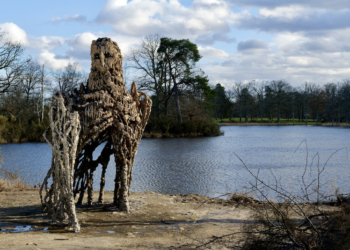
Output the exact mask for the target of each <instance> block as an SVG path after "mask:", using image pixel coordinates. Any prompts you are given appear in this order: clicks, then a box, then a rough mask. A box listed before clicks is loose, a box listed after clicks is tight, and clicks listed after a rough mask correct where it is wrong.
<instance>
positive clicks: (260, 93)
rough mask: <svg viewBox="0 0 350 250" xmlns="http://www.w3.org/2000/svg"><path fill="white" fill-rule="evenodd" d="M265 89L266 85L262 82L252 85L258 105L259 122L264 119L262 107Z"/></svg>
mask: <svg viewBox="0 0 350 250" xmlns="http://www.w3.org/2000/svg"><path fill="white" fill-rule="evenodd" d="M265 87H266V83H265V82H264V81H263V82H262V83H260V84H258V83H254V85H253V90H254V92H255V98H256V99H257V101H258V103H259V110H260V122H261V123H262V122H263V117H264V108H265V107H264V106H265V101H264V100H265Z"/></svg>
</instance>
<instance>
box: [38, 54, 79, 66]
mask: <svg viewBox="0 0 350 250" xmlns="http://www.w3.org/2000/svg"><path fill="white" fill-rule="evenodd" d="M36 60H37V62H38V63H39V64H45V66H47V67H48V68H51V69H55V70H58V69H62V68H64V67H66V66H67V65H68V64H69V63H71V64H73V63H74V62H75V61H74V60H73V59H71V58H69V57H61V56H57V55H55V54H54V53H52V52H50V51H47V50H43V51H42V52H41V53H40V54H39V55H38V57H37V59H36Z"/></svg>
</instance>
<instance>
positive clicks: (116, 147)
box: [40, 38, 152, 232]
mask: <svg viewBox="0 0 350 250" xmlns="http://www.w3.org/2000/svg"><path fill="white" fill-rule="evenodd" d="M91 60H92V63H91V72H90V75H89V79H88V83H87V85H86V86H84V85H81V86H80V89H79V90H77V89H74V90H73V91H71V92H70V93H66V92H58V93H55V94H54V95H53V97H52V99H51V104H50V113H49V117H50V127H49V128H48V129H47V130H46V132H45V133H44V137H45V139H46V140H47V142H48V143H49V145H50V147H51V148H52V163H51V168H50V170H49V171H48V173H47V176H46V177H45V180H44V182H43V185H42V187H41V189H40V197H41V201H42V204H43V206H44V208H45V210H46V211H47V212H48V214H49V216H50V217H51V218H52V220H53V222H64V221H65V220H68V222H69V224H70V225H72V227H73V229H74V231H75V232H79V231H80V226H79V222H78V219H77V216H76V213H75V203H74V201H75V197H76V195H78V194H79V198H78V203H79V204H82V201H83V198H84V194H85V191H86V190H87V193H88V199H87V200H88V205H91V204H92V198H93V197H92V194H93V192H92V191H93V190H92V187H93V174H94V171H95V170H96V168H97V167H98V165H99V164H100V165H101V166H102V176H101V180H100V193H99V198H98V202H100V203H102V202H103V191H104V186H105V173H106V168H107V165H108V163H109V159H110V156H111V155H112V154H114V157H115V163H116V177H115V188H114V204H115V205H116V206H117V208H118V209H120V210H121V211H125V212H129V202H128V195H129V189H130V184H131V179H132V168H133V164H134V158H135V154H136V152H137V148H138V145H139V142H140V140H141V137H142V133H143V130H144V128H145V126H146V123H147V120H148V117H149V115H150V110H151V105H152V102H151V100H150V98H149V97H148V96H147V95H146V94H145V93H143V92H138V91H137V87H136V84H135V83H133V84H132V87H131V93H130V94H129V93H127V92H126V89H125V85H124V82H123V69H122V60H123V59H122V55H121V53H120V49H119V47H118V45H117V43H115V42H113V41H112V40H111V39H109V38H99V39H97V40H96V41H92V45H91ZM50 130H51V136H50V135H49V134H48V131H50ZM50 137H51V138H50ZM102 143H105V145H104V148H103V150H102V152H101V155H100V156H99V157H98V158H97V159H96V160H93V157H92V154H93V152H94V150H95V149H96V148H97V147H98V146H100V145H101V144H102ZM50 178H51V179H52V180H51V185H49V183H48V181H49V179H50ZM43 190H44V191H45V195H43ZM43 196H44V197H43Z"/></svg>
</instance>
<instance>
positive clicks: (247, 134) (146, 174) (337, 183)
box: [0, 126, 350, 197]
mask: <svg viewBox="0 0 350 250" xmlns="http://www.w3.org/2000/svg"><path fill="white" fill-rule="evenodd" d="M221 130H222V131H224V132H225V135H224V136H219V137H202V138H169V139H142V140H141V143H140V146H139V150H138V153H137V155H136V159H135V163H134V170H133V181H132V185H131V191H134V192H139V191H153V192H158V193H163V194H176V193H198V194H202V195H206V196H210V197H215V196H218V195H220V194H224V193H227V192H231V191H238V192H240V191H242V190H245V189H247V187H249V186H250V185H249V181H253V178H252V176H251V175H250V174H249V172H248V171H247V170H246V169H245V167H244V165H243V164H242V163H241V161H240V160H239V159H238V158H237V156H236V155H235V154H237V155H238V156H239V157H240V158H241V159H242V160H243V161H244V162H245V164H246V165H247V166H248V167H249V168H250V170H251V171H252V172H253V173H257V172H258V171H259V177H260V178H261V179H263V180H264V181H266V182H270V183H274V180H275V179H274V177H273V175H272V174H271V171H272V172H273V174H274V175H275V176H276V178H277V179H278V180H279V181H280V182H281V183H283V185H284V186H285V187H286V188H288V189H289V190H291V191H293V192H296V193H298V192H299V191H300V187H301V185H302V181H301V176H302V174H303V173H304V169H305V164H306V160H307V161H308V162H307V166H308V167H307V173H306V175H305V178H306V179H307V181H310V180H312V179H313V178H315V177H317V165H319V166H320V167H321V168H322V167H323V166H324V164H325V163H326V161H327V160H328V158H329V157H330V156H331V155H332V154H333V153H335V152H336V151H337V150H339V151H338V152H336V153H335V154H334V155H333V156H332V157H331V158H330V159H329V160H328V162H327V164H326V167H325V170H324V172H323V173H322V175H321V181H322V182H327V186H323V188H324V190H325V191H327V192H328V191H329V192H334V190H335V189H336V188H340V189H341V192H342V193H349V192H350V182H349V177H350V159H349V155H348V150H349V149H350V129H349V128H339V127H336V128H335V127H315V126H226V127H221ZM305 142H306V143H307V149H306V143H305ZM300 144H301V145H300ZM299 145H300V147H299V148H298V146H299ZM297 148H298V150H297V151H296V152H295V150H296V149H297ZM98 150H99V151H100V150H102V146H100V147H99V148H98ZM0 152H1V153H2V155H3V157H4V163H3V164H2V167H3V168H5V169H7V170H9V171H11V172H14V171H17V173H18V174H19V176H20V177H22V178H24V179H25V180H26V181H27V182H28V183H29V184H30V185H34V184H38V183H39V182H42V181H43V179H44V177H45V175H46V173H47V171H48V169H49V168H50V164H51V148H50V147H49V146H48V144H46V143H23V144H3V145H1V151H0ZM317 153H318V155H319V159H318V157H317V156H316V157H315V158H314V160H313V162H312V159H313V157H314V156H315V155H316V154H317ZM98 155H99V154H98V153H97V152H95V153H94V157H95V158H97V157H98ZM311 162H312V164H311ZM100 174H101V167H99V168H98V170H97V171H96V174H95V175H94V177H95V180H96V181H95V183H94V190H98V188H99V179H100ZM114 178H115V163H114V160H112V161H111V162H110V163H109V166H108V169H107V174H106V190H113V188H114V182H113V180H114Z"/></svg>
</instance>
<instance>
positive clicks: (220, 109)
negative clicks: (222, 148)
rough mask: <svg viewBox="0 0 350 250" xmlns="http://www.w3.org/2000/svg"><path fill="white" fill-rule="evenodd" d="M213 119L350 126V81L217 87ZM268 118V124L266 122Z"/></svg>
mask: <svg viewBox="0 0 350 250" xmlns="http://www.w3.org/2000/svg"><path fill="white" fill-rule="evenodd" d="M214 89H215V90H216V98H215V100H213V103H214V104H215V108H214V113H213V115H214V117H215V118H216V119H223V118H229V119H230V120H231V117H239V121H240V122H242V118H244V121H249V120H250V121H255V122H271V121H272V120H273V119H275V120H277V122H278V123H280V121H281V119H282V118H283V119H284V120H288V121H293V119H294V120H295V121H298V122H305V123H307V122H308V121H310V120H311V119H312V120H313V121H315V122H316V123H319V122H331V123H332V124H334V123H338V124H339V123H349V121H350V79H345V80H343V81H342V82H340V83H327V84H325V85H323V86H319V85H316V84H315V83H308V82H305V83H304V84H303V85H302V86H300V87H298V88H293V87H292V86H291V85H290V84H289V83H288V82H286V81H284V80H273V81H266V82H260V83H258V82H255V81H252V82H249V83H247V84H243V83H241V82H239V83H235V84H233V87H232V89H229V90H225V88H224V87H223V86H221V85H220V84H217V85H216V86H215V88H214ZM264 118H267V121H266V119H264Z"/></svg>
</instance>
